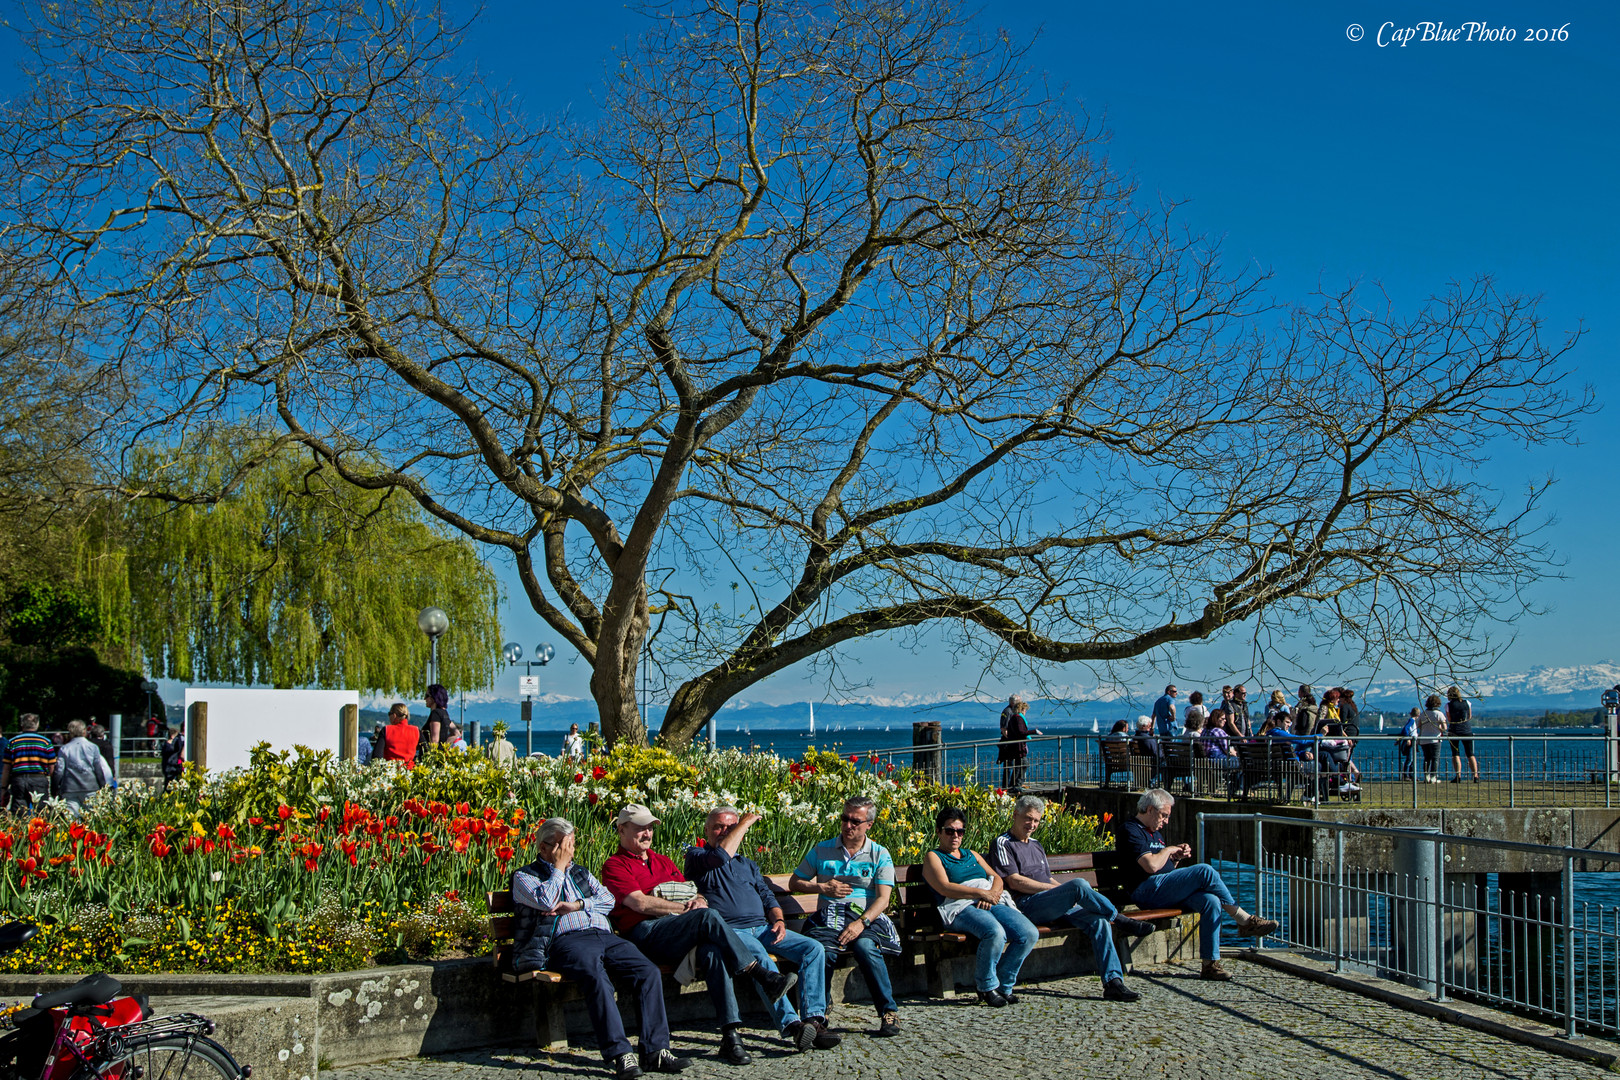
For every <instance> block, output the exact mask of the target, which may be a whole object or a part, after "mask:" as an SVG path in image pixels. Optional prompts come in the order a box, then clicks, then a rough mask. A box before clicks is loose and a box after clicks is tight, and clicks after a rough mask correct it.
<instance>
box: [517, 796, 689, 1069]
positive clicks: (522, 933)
mask: <svg viewBox="0 0 1620 1080" xmlns="http://www.w3.org/2000/svg"><path fill="white" fill-rule="evenodd" d="M538 840H539V843H538V844H537V845H536V848H537V850H536V856H537V857H536V858H535V860H534V862H532V863H529V864H528V865H527V866H524V867H522V868H520V869H518V870H515V871H513V872H512V901H513V903H514V904H516V905H517V908H518V911H517V920H516V922H517V925H516V929H515V931H514V933H513V942H512V944H513V953H514V956H513V966H514V967H515V969H516V970H517V971H519V972H523V971H530V970H537V969H538V967H541V966H543V967H545V968H548V969H549V970H551V971H555V972H557V973H558V974H559V975H562V976H564V977H566V978H568V979H570V980H572V981H573V982H577V983H579V984H580V990H581V992H582V993H583V995H584V998H585V1011H586V1012H587V1013H588V1014H589V1015H590V1018H591V1027H593V1028H595V1029H596V1045H597V1047H598V1048H599V1049H600V1050H601V1052H602V1057H603V1058H604V1059H606V1060H607V1062H608V1063H609V1064H611V1065H612V1066H613V1068H614V1076H615V1078H616V1080H634V1078H635V1077H638V1076H641V1075H642V1073H643V1071H647V1072H666V1073H675V1072H680V1071H681V1070H682V1069H684V1068H686V1067H687V1065H689V1064H691V1062H690V1061H689V1060H688V1059H686V1058H683V1057H677V1056H676V1055H675V1054H674V1053H673V1052H672V1051H671V1050H670V1048H669V1020H668V1018H667V1016H666V1014H665V1011H664V984H663V974H662V973H661V972H660V971H659V970H658V966H657V965H656V964H654V963H653V962H652V961H651V960H648V959H647V958H646V957H645V956H644V955H642V952H641V950H640V949H638V948H636V947H635V946H634V945H632V944H631V943H630V942H628V941H626V940H625V939H624V938H621V937H618V936H616V935H615V934H614V933H613V929H612V925H611V924H610V923H609V922H608V912H610V911H612V910H613V905H614V904H615V903H617V901H616V900H615V899H614V896H613V894H612V893H611V892H609V891H608V890H607V887H606V886H604V885H603V884H602V883H601V882H600V881H598V880H597V879H596V876H595V875H594V874H592V873H591V872H590V871H589V870H586V869H585V868H584V867H583V866H579V865H577V864H575V862H574V826H573V824H572V823H571V822H569V821H568V820H567V819H566V818H547V819H546V820H545V821H544V822H542V823H541V825H540V835H539V838H538ZM610 976H617V977H619V978H621V979H623V980H625V981H626V982H627V983H628V984H629V985H630V986H631V988H632V990H633V992H634V993H635V995H636V998H637V1002H638V1004H639V1005H640V1012H641V1055H640V1058H639V1060H638V1058H637V1055H636V1054H635V1053H633V1052H632V1051H631V1049H630V1040H629V1039H628V1038H626V1037H625V1033H624V1019H623V1017H621V1016H620V1015H619V1007H618V1004H617V1003H616V1002H615V1001H614V998H613V982H612V980H611V978H610Z"/></svg>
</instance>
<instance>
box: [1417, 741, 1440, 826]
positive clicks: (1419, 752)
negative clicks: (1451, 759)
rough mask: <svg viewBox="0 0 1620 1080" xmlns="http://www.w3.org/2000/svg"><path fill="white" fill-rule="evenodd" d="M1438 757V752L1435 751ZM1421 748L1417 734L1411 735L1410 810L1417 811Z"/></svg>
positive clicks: (1421, 757) (1421, 766)
mask: <svg viewBox="0 0 1620 1080" xmlns="http://www.w3.org/2000/svg"><path fill="white" fill-rule="evenodd" d="M1435 753H1436V754H1437V755H1438V754H1439V751H1438V750H1437V751H1435ZM1422 759H1423V747H1422V745H1421V744H1419V742H1418V736H1417V733H1416V732H1414V733H1413V734H1412V809H1414V810H1416V809H1417V787H1418V770H1419V769H1421V768H1423V765H1422Z"/></svg>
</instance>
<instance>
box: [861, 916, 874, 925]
mask: <svg viewBox="0 0 1620 1080" xmlns="http://www.w3.org/2000/svg"><path fill="white" fill-rule="evenodd" d="M861 925H862V926H871V925H872V920H871V919H869V918H867V917H866V916H865V915H862V916H861Z"/></svg>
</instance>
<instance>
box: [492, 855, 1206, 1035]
mask: <svg viewBox="0 0 1620 1080" xmlns="http://www.w3.org/2000/svg"><path fill="white" fill-rule="evenodd" d="M1119 860H1120V857H1119V856H1118V855H1116V853H1114V852H1105V851H1099V852H1094V853H1089V854H1080V855H1054V856H1051V857H1050V860H1049V864H1050V866H1051V868H1052V875H1053V877H1055V878H1056V879H1057V880H1058V881H1059V882H1064V881H1067V880H1069V879H1070V878H1073V877H1080V878H1084V879H1085V881H1086V882H1087V883H1088V884H1090V885H1091V886H1092V887H1093V888H1096V889H1097V890H1098V891H1099V892H1101V893H1102V894H1103V895H1104V896H1107V897H1108V898H1109V899H1110V900H1111V901H1113V903H1114V905H1115V906H1116V907H1118V908H1119V909H1120V910H1121V911H1125V912H1126V913H1127V914H1129V915H1130V916H1131V917H1132V918H1134V919H1141V920H1142V921H1143V922H1154V923H1159V922H1163V921H1166V920H1170V919H1175V918H1177V917H1179V916H1180V915H1181V912H1180V911H1178V910H1175V909H1173V908H1163V909H1154V910H1148V911H1143V910H1138V909H1136V908H1135V907H1134V905H1132V904H1131V903H1130V901H1129V898H1128V897H1126V896H1125V895H1124V891H1123V889H1122V888H1120V887H1119V885H1118V881H1119V865H1120V862H1119ZM788 878H789V875H787V874H767V875H766V876H765V880H766V881H767V882H768V883H769V884H770V886H771V889H772V891H773V892H775V893H776V899H777V902H778V903H779V904H781V906H782V915H783V917H784V918H785V919H786V920H787V923H788V927H789V928H790V929H793V930H798V929H801V928H802V927H803V924H804V920H805V919H806V918H807V917H809V916H810V915H812V914H814V912H815V910H816V905H817V902H818V900H819V899H820V898H819V896H818V895H817V894H815V893H795V892H792V891H790V890H789V888H788ZM895 882H896V887H895V892H894V895H893V896H892V897H891V898H890V906H889V910H888V912H887V914H888V915H889V917H890V919H891V920H892V921H893V922H894V924H895V929H896V930H897V931H899V933H900V941H901V944H902V946H903V947H904V948H905V949H907V950H908V951H907V952H905V953H903V954H902V957H901V959H910V960H911V961H913V962H915V961H916V960H918V959H920V960H921V961H922V962H923V963H924V965H925V968H926V970H927V973H928V994H929V996H930V997H937V998H950V997H953V996H955V993H956V987H955V979H956V972H957V969H958V967H959V966H960V964H961V963H962V962H964V961H965V962H967V963H969V964H971V962H972V960H973V957H974V955H975V953H976V950H977V947H978V945H977V941H976V940H975V939H974V938H973V937H972V936H971V935H969V934H965V933H961V932H959V931H952V930H948V929H945V928H943V927H942V926H941V925H940V922H939V912H938V909H937V908H936V907H935V906H934V897H933V893H932V892H931V891H930V890H929V888H928V886H927V884H926V883H925V882H924V881H923V876H922V865H921V864H920V863H912V864H908V865H904V866H897V867H895ZM485 899H486V900H487V902H488V904H489V938H490V941H491V942H492V943H493V945H494V950H493V953H492V956H491V959H492V960H493V962H494V967H495V971H496V973H497V975H498V976H499V977H500V978H501V979H502V980H503V981H505V982H507V983H512V984H514V985H528V986H533V987H535V988H536V989H535V991H534V1025H535V1034H536V1036H537V1039H538V1041H539V1044H540V1046H541V1047H542V1048H543V1049H553V1050H556V1049H566V1048H567V1046H568V1026H567V1016H566V1010H565V1008H564V1007H565V1006H566V1005H567V1004H568V1003H570V1002H572V1001H577V1000H579V999H580V994H579V989H578V987H577V986H575V985H574V984H573V983H572V982H571V981H570V980H568V979H566V978H565V977H564V976H562V975H561V974H559V973H558V972H555V971H527V972H524V973H522V974H518V973H517V972H515V971H514V970H513V962H512V961H513V951H514V946H513V941H512V935H513V930H514V927H515V924H516V916H515V915H514V914H513V901H512V893H511V891H510V890H504V889H503V890H501V891H498V892H490V893H486V894H485ZM1038 929H1039V930H1040V933H1041V937H1042V938H1056V937H1062V938H1068V937H1072V936H1074V935H1076V934H1078V933H1079V931H1078V929H1077V928H1075V927H1066V926H1060V927H1051V926H1041V927H1038ZM1081 940H1085V938H1084V937H1083V936H1082V937H1081ZM851 964H853V956H852V954H850V953H849V952H847V951H846V952H845V953H844V956H843V958H842V960H841V961H840V963H839V966H840V967H847V966H850V965H851ZM789 967H790V969H791V965H789ZM660 970H661V971H663V973H664V974H665V975H666V976H668V975H670V974H671V973H672V972H673V971H674V968H672V967H670V966H668V965H663V966H661V968H660ZM968 972H969V978H968V981H969V982H971V981H972V975H971V972H972V969H971V968H969V969H968ZM801 977H802V975H801Z"/></svg>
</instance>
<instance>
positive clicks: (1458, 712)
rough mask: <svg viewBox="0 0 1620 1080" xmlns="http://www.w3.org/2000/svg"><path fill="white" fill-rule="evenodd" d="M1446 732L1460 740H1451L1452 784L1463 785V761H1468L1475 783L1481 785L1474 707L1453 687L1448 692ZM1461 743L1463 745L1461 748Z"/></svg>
mask: <svg viewBox="0 0 1620 1080" xmlns="http://www.w3.org/2000/svg"><path fill="white" fill-rule="evenodd" d="M1446 730H1447V731H1449V732H1450V733H1451V734H1452V735H1456V736H1460V738H1456V739H1452V740H1451V782H1452V783H1453V784H1460V783H1462V778H1463V771H1462V759H1463V758H1465V757H1466V758H1467V759H1468V768H1469V771H1470V772H1472V773H1473V774H1474V783H1476V784H1477V783H1479V758H1477V757H1475V756H1474V740H1473V738H1472V736H1473V734H1474V706H1473V705H1472V704H1471V703H1470V702H1469V701H1468V699H1466V698H1464V697H1463V696H1462V689H1461V688H1460V687H1456V686H1453V687H1451V688H1450V689H1449V690H1447V691H1446ZM1459 743H1460V744H1461V745H1460V747H1459Z"/></svg>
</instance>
